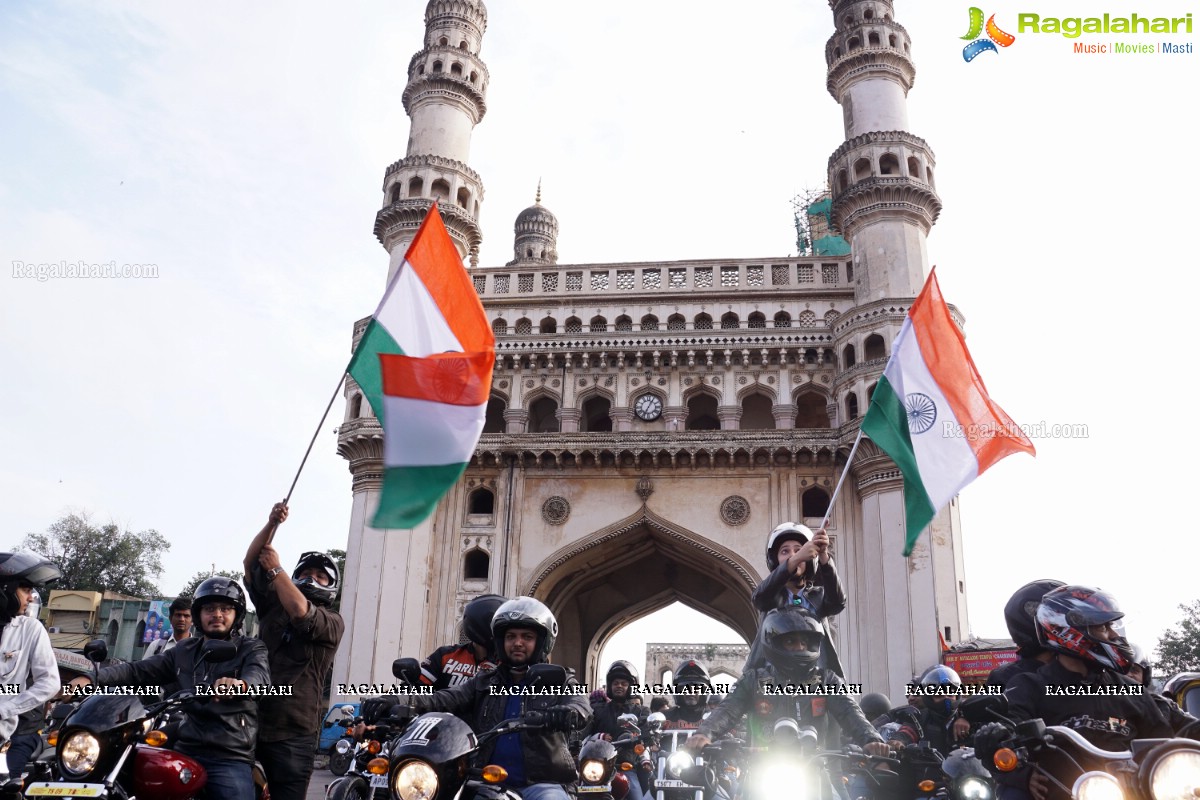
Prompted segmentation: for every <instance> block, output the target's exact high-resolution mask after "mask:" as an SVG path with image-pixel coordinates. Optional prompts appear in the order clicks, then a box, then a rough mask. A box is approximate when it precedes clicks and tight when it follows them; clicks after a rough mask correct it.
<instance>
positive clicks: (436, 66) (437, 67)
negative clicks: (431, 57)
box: [433, 61, 442, 72]
mask: <svg viewBox="0 0 1200 800" xmlns="http://www.w3.org/2000/svg"><path fill="white" fill-rule="evenodd" d="M433 71H434V72H441V71H442V62H440V61H435V62H433Z"/></svg>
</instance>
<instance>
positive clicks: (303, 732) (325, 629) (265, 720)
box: [246, 564, 346, 742]
mask: <svg viewBox="0 0 1200 800" xmlns="http://www.w3.org/2000/svg"><path fill="white" fill-rule="evenodd" d="M277 580H285V578H284V577H280V578H277ZM246 588H247V589H249V590H250V599H251V600H252V601H253V602H254V608H255V610H256V611H258V619H259V637H260V638H261V639H262V640H263V643H264V644H266V646H267V652H268V653H269V654H270V656H269V658H270V664H271V678H272V679H273V680H274V681H275V684H276V685H277V686H290V687H292V694H291V696H290V697H289V696H286V695H280V696H275V697H271V696H268V697H264V698H262V701H261V706H262V708H261V710H262V727H261V732H260V734H259V737H258V738H259V739H260V740H261V741H264V742H279V741H283V740H285V739H292V738H296V737H301V736H315V735H316V733H317V731H318V730H320V727H321V717H322V716H323V715H324V713H325V703H324V699H325V686H326V684H328V682H329V673H330V672H331V671H332V670H333V655H334V653H335V652H337V648H338V643H339V642H341V640H342V633H343V632H344V631H345V629H346V623H345V622H343V621H342V616H341V614H339V613H338V612H336V611H334V610H333V609H332V608H326V607H325V606H318V605H314V604H313V603H311V602H310V603H309V604H308V613H307V614H305V615H304V618H303V619H301V620H300V621H299V622H293V621H292V620H291V618H290V617H289V616H288V613H287V611H285V610H284V608H283V605H282V604H281V603H280V602H279V597H278V596H277V595H276V594H275V592H273V591H271V589H270V584H269V583H268V582H267V577H266V574H265V573H264V572H263V569H262V567H261V566H260V565H258V564H255V565H254V570H253V571H252V572H251V573H250V577H249V579H247V581H246Z"/></svg>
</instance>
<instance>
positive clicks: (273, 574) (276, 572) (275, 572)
mask: <svg viewBox="0 0 1200 800" xmlns="http://www.w3.org/2000/svg"><path fill="white" fill-rule="evenodd" d="M282 574H283V567H274V568H273V569H272V570H271V571H270V572H268V573H267V583H270V582H271V581H273V580H275V579H276V578H278V577H279V576H280V575H282Z"/></svg>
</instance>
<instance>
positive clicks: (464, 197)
mask: <svg viewBox="0 0 1200 800" xmlns="http://www.w3.org/2000/svg"><path fill="white" fill-rule="evenodd" d="M458 204H459V205H460V206H462V207H463V208H470V207H471V190H470V189H468V188H467V187H465V186H463V187H462V188H460V189H459V190H458Z"/></svg>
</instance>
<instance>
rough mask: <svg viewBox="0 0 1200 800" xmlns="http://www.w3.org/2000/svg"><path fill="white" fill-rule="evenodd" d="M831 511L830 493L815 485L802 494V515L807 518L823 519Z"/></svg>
mask: <svg viewBox="0 0 1200 800" xmlns="http://www.w3.org/2000/svg"><path fill="white" fill-rule="evenodd" d="M827 511H829V493H828V492H826V491H825V490H824V489H822V488H821V487H820V486H814V487H812V488H811V489H809V490H808V491H807V492H805V493H804V494H802V495H801V496H800V515H801V516H803V517H806V518H816V519H823V518H824V517H825V513H826V512H827Z"/></svg>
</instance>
